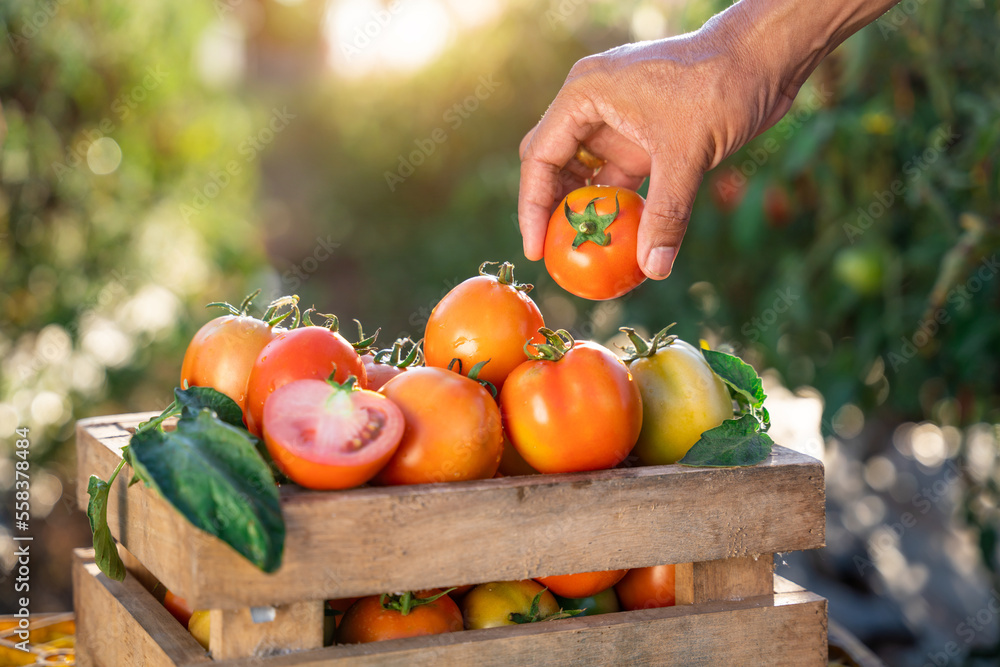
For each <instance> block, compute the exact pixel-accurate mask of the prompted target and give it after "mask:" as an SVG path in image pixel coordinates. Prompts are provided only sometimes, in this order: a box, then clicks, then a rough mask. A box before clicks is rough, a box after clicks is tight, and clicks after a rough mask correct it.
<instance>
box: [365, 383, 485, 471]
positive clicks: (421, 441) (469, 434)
mask: <svg viewBox="0 0 1000 667" xmlns="http://www.w3.org/2000/svg"><path fill="white" fill-rule="evenodd" d="M380 392H381V393H382V394H384V395H386V396H387V397H389V399H390V400H392V402H393V403H395V404H396V405H397V406H398V407H399V409H400V411H401V412H402V413H403V419H404V420H405V422H406V428H405V430H404V431H403V440H402V442H400V444H399V449H398V450H396V454H395V455H394V456H393V457H392V459H390V461H389V463H388V464H386V466H385V467H384V468H383V469H382V471H381V472H379V474H378V475H376V476H375V478H374V479H373V480H372V482H373V483H375V484H381V485H386V486H390V485H395V484H426V483H430V482H458V481H462V480H469V479H489V478H490V477H493V475H495V474H496V471H497V468H498V467H499V466H500V455H501V453H502V452H503V432H502V430H501V426H500V410H499V409H498V408H497V404H496V401H494V400H493V397H492V396H490V393H489V392H488V391H486V389H484V388H483V386H482V385H481V384H479V383H478V382H476V381H475V380H470V379H469V378H467V377H464V376H462V375H459V374H458V373H454V372H452V371H449V370H445V369H444V368H431V367H425V368H414V369H413V370H409V371H407V372H405V373H403V374H402V375H397V376H396V377H394V378H392V379H391V380H389V381H388V382H387V383H386V384H385V386H384V387H382V389H381V390H380Z"/></svg>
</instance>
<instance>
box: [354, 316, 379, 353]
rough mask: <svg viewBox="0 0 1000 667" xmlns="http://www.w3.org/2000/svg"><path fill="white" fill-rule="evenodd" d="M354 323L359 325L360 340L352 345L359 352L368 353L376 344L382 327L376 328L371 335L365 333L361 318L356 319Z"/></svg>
mask: <svg viewBox="0 0 1000 667" xmlns="http://www.w3.org/2000/svg"><path fill="white" fill-rule="evenodd" d="M354 323H355V324H357V325H358V342H357V343H351V347H353V348H354V351H355V352H357V353H358V354H367V353H369V352H371V351H372V350H373V348H374V346H375V339H377V338H378V335H379V333H381V332H382V327H379V328H378V329H376V330H375V333H373V334H372V335H371V336H366V335H365V330H364V327H362V326H361V320H358V319H355V320H354Z"/></svg>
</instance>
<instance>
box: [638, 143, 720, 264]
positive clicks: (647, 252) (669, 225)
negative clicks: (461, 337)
mask: <svg viewBox="0 0 1000 667" xmlns="http://www.w3.org/2000/svg"><path fill="white" fill-rule="evenodd" d="M703 176H704V172H703V171H702V170H701V169H698V168H697V167H692V166H690V165H689V166H688V167H686V168H684V167H682V166H681V164H679V163H678V162H676V161H674V160H669V161H668V160H666V159H665V158H664V157H663V156H658V157H656V158H654V159H653V164H652V173H651V175H650V177H649V197H648V198H647V199H646V207H645V209H644V210H643V212H642V220H641V221H640V222H639V247H638V250H637V253H636V259H637V260H638V262H639V266H640V267H642V271H643V273H645V274H646V275H647V276H648V277H650V278H652V279H653V280H662V279H663V278H666V277H667V276H669V275H670V271H671V270H672V268H673V265H674V260H675V259H676V258H677V251H678V250H679V249H680V247H681V241H683V240H684V232H686V231H687V225H688V219H689V218H690V216H691V207H692V206H693V205H694V198H695V195H696V194H697V193H698V186H699V185H700V184H701V179H702V177H703Z"/></svg>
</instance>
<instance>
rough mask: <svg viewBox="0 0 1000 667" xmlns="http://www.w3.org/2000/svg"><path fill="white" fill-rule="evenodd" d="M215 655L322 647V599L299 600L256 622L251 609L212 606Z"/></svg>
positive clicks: (244, 655)
mask: <svg viewBox="0 0 1000 667" xmlns="http://www.w3.org/2000/svg"><path fill="white" fill-rule="evenodd" d="M209 618H210V623H211V636H210V638H209V643H208V645H209V648H210V649H211V653H212V658H213V659H215V660H225V659H227V658H248V657H253V656H266V655H272V654H275V653H284V652H287V651H302V650H307V649H316V648H322V646H323V601H322V600H317V601H315V602H296V603H293V604H289V605H283V606H281V607H277V608H276V609H275V617H274V620H272V621H267V622H264V623H254V622H253V620H252V619H251V617H250V610H249V609H213V610H212V611H211V615H210V617H209Z"/></svg>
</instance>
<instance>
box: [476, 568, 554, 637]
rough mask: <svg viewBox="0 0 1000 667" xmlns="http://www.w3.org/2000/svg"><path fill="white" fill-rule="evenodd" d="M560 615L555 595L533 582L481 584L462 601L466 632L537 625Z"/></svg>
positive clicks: (528, 580)
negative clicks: (505, 626)
mask: <svg viewBox="0 0 1000 667" xmlns="http://www.w3.org/2000/svg"><path fill="white" fill-rule="evenodd" d="M558 613H559V604H558V603H557V602H556V599H555V597H553V595H552V593H550V592H548V591H547V590H545V587H544V586H542V585H541V584H539V583H537V582H534V581H532V580H531V579H525V580H523V581H494V582H491V583H488V584H479V585H478V586H476V587H475V588H473V589H472V590H471V591H469V592H468V593H466V594H465V597H464V598H462V616H463V618H464V619H465V629H466V630H478V629H481V628H496V627H500V626H502V625H519V624H521V623H535V622H538V621H544V620H546V619H547V618H550V617H552V616H554V615H556V614H558Z"/></svg>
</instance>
